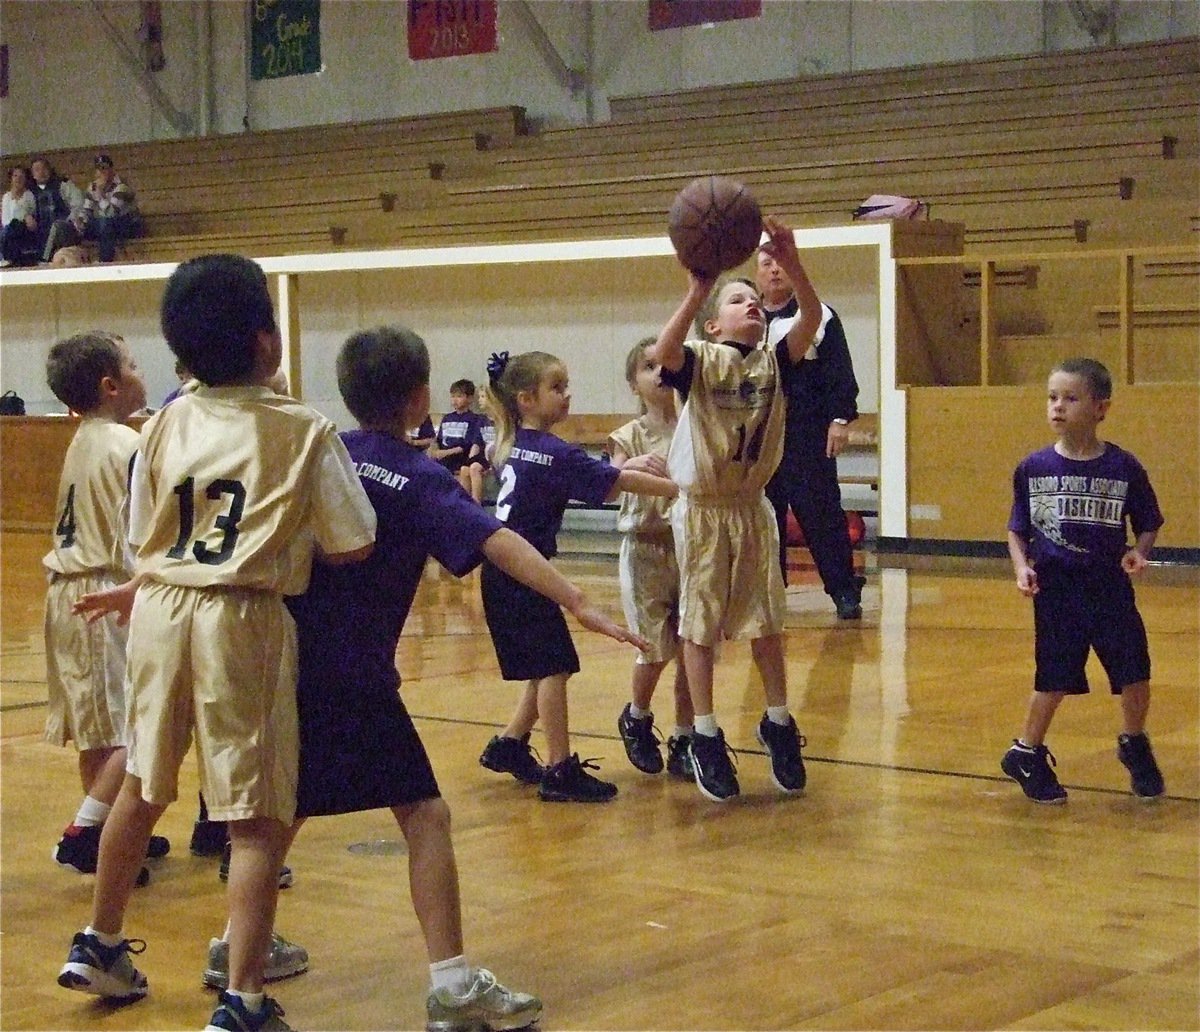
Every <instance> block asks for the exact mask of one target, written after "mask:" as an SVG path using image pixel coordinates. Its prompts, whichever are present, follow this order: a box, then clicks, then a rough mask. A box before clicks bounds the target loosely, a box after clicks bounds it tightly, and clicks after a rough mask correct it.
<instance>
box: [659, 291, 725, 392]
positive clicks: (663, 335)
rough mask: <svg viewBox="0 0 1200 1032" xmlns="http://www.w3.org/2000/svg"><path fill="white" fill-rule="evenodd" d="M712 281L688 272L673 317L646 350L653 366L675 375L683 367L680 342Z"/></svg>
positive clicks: (707, 292) (685, 334) (707, 293)
mask: <svg viewBox="0 0 1200 1032" xmlns="http://www.w3.org/2000/svg"><path fill="white" fill-rule="evenodd" d="M715 282H716V280H715V279H712V278H708V277H701V276H697V275H696V273H694V272H692V271H690V270H689V271H688V289H687V293H686V294H684V296H683V300H682V301H681V302H680V303H679V307H678V308H676V309H675V314H674V315H672V316H671V318H670V319H668V320H667V324H666V325H665V326H664V327H663V328H662V331H661V332H660V333H659V335H658V340H656V341H655V342H654V343H653V344H652V345H650V347H648V348H647V349H646V358H647V360H648V361H650V362H651V363H652V364H654V365H661V366H662V367H663V368H664V369H670V370H671V372H676V371H678V370H679V369H682V368H683V342H684V341H685V340H687V338H688V331H689V330H690V329H691V327H692V322H693V321H694V320H695V318H696V313H697V312H698V311H700V306H701V305H702V304H704V299H705V298H706V297H708V295H709V293H710V292H711V291H712V288H713V284H714V283H715Z"/></svg>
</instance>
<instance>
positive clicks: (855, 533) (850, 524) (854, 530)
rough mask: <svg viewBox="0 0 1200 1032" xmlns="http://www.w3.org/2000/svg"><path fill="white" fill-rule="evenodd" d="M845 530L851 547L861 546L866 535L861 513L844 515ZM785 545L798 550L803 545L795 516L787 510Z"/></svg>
mask: <svg viewBox="0 0 1200 1032" xmlns="http://www.w3.org/2000/svg"><path fill="white" fill-rule="evenodd" d="M846 529H847V530H849V531H850V544H851V545H859V544H862V540H863V538H864V537H866V534H867V525H866V523H865V522H864V521H863V518H862V514H861V513H857V512H854V511H853V510H852V511H850V512H848V513H846ZM787 543H788V547H789V548H800V547H803V545H804V544H805V541H804V531H802V530H801V529H800V524H799V523H797V522H796V514H795V513H793V512H792V510H791V509H788V513H787Z"/></svg>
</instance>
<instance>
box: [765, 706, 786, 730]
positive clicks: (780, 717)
mask: <svg viewBox="0 0 1200 1032" xmlns="http://www.w3.org/2000/svg"><path fill="white" fill-rule="evenodd" d="M767 719H768V720H770V721H771V723H772V724H781V725H782V726H783V727H787V726H788V724H790V723H791V722H792V715H791V714H790V713H789V712H788V708H787V707H786V706H768V707H767Z"/></svg>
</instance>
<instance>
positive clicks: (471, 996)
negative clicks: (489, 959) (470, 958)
mask: <svg viewBox="0 0 1200 1032" xmlns="http://www.w3.org/2000/svg"><path fill="white" fill-rule="evenodd" d="M541 1013H542V1001H541V1000H539V999H538V998H537V997H536V996H530V995H529V994H528V993H516V992H513V991H512V990H511V989H506V988H505V987H504V986H502V985H501V984H500V983H499V982H497V981H496V976H495V975H493V974H492V973H491V972H490V971H488V970H487V969H486V968H477V969H476V970H475V977H474V979H473V981H472V982H471V985H470V987H469V988H468V989H467V991H466V992H465V993H464V994H463V995H462V996H456V995H455V994H454V993H452V992H450V990H449V989H434V990H431V991H430V993H429V997H428V999H426V1001H425V1019H426V1020H425V1028H426V1032H473V1030H475V1029H479V1028H489V1029H493V1030H495V1032H503V1030H505V1029H514V1028H524V1027H525V1026H526V1025H532V1024H533V1023H534V1022H535V1021H537V1019H538V1016H539V1015H540V1014H541Z"/></svg>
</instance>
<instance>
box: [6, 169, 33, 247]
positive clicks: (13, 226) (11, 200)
mask: <svg viewBox="0 0 1200 1032" xmlns="http://www.w3.org/2000/svg"><path fill="white" fill-rule="evenodd" d="M8 184H9V186H8V191H7V192H6V193H5V194H4V198H3V225H2V227H0V258H2V259H3V263H2V264H4V265H36V264H37V260H38V249H37V225H38V223H37V199H36V198H35V197H34V195H33V191H32V190H30V189H29V173H28V172H27V171H26V170H25V169H23V168H21V167H19V166H18V167H16V168H12V169H10V170H9V173H8Z"/></svg>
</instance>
